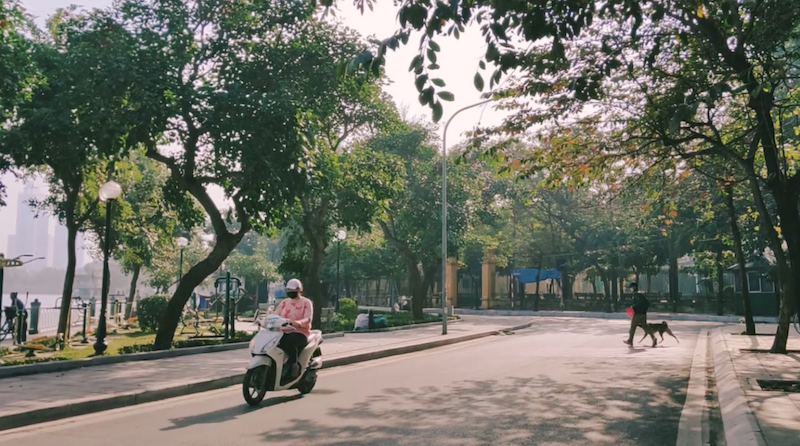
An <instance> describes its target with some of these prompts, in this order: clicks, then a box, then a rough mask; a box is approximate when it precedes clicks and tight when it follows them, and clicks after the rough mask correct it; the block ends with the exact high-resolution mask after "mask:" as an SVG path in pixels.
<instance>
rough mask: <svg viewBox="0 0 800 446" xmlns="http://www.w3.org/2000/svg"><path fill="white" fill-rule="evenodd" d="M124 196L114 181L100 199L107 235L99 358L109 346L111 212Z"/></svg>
mask: <svg viewBox="0 0 800 446" xmlns="http://www.w3.org/2000/svg"><path fill="white" fill-rule="evenodd" d="M120 195H122V187H120V185H119V184H117V183H116V182H114V181H108V182H107V183H105V184H103V186H102V187H101V188H100V192H99V194H98V198H100V201H104V202H105V203H106V234H105V240H104V246H103V287H102V290H101V295H100V320H99V322H98V324H97V333H96V334H95V337H96V341H95V343H94V353H95V355H97V356H100V355H102V354H103V353H105V351H106V349H107V348H108V345H107V344H106V305H107V304H108V288H109V285H110V283H109V281H110V277H109V275H110V274H109V272H108V257H109V255H110V251H111V210H112V208H113V203H114V200H116V199H117V198H119V196H120Z"/></svg>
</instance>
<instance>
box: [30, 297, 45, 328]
mask: <svg viewBox="0 0 800 446" xmlns="http://www.w3.org/2000/svg"><path fill="white" fill-rule="evenodd" d="M41 307H42V303H41V302H39V299H34V300H33V302H31V323H30V330H28V334H32V335H35V334H39V309H40V308H41Z"/></svg>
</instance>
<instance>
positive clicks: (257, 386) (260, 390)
mask: <svg viewBox="0 0 800 446" xmlns="http://www.w3.org/2000/svg"><path fill="white" fill-rule="evenodd" d="M242 394H243V395H244V400H245V401H247V404H249V405H251V406H257V405H258V404H259V403H261V401H262V400H263V399H264V396H265V395H266V394H267V366H265V365H262V366H260V367H256V368H254V369H250V370H248V371H247V373H245V374H244V380H243V381H242Z"/></svg>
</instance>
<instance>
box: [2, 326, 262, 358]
mask: <svg viewBox="0 0 800 446" xmlns="http://www.w3.org/2000/svg"><path fill="white" fill-rule="evenodd" d="M189 336H190V335H189V334H183V335H179V334H177V333H176V334H175V340H174V341H173V344H172V348H173V349H180V348H189V347H200V346H206V345H220V344H222V343H223V340H222V339H221V338H212V339H208V338H206V339H199V338H193V339H191V338H189ZM252 337H253V335H252V334H250V333H247V332H244V331H237V332H236V334H235V336H234V338H233V339H232V340H231V341H229V342H247V341H249V340H250V339H252ZM155 339H156V334H155V333H144V332H141V331H137V332H132V333H126V334H120V335H109V337H107V338H106V341H107V342H108V348H107V349H106V353H105V356H116V355H124V354H130V353H141V352H149V351H152V350H153V342H154V341H155ZM37 341H38V342H37V344H43V345H48V346H49V345H50V344H53V345H54V344H55V338H47V339H42V340H37ZM76 342H78V340H77V339H74V340H73V346H68V347H67V348H65V349H64V350H61V351H56V352H48V353H43V354H40V355H39V356H36V357H34V358H25V357H22V353H18V354H14V353H17V352H9V353H8V354H14V355H13V356H12V357H8V356H5V355H4V356H5V357H4V359H3V360H2V362H0V367H9V366H14V365H25V364H37V363H43V362H54V361H68V360H75V359H85V358H89V357H92V356H94V348H93V346H94V340H92V339H90V340H89V343H88V344H75V343H76ZM6 350H7V349H6Z"/></svg>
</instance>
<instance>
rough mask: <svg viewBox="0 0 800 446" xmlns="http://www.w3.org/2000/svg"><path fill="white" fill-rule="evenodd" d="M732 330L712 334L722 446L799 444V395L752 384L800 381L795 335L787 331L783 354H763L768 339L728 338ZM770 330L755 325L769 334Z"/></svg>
mask: <svg viewBox="0 0 800 446" xmlns="http://www.w3.org/2000/svg"><path fill="white" fill-rule="evenodd" d="M733 328H736V327H723V328H720V329H717V330H715V333H714V337H713V338H712V351H713V355H714V370H715V374H716V377H717V388H718V393H719V398H720V410H721V412H722V421H723V424H724V426H725V437H726V440H727V444H728V446H738V445H742V446H745V445H747V446H756V445H758V446H797V445H798V444H800V393H787V392H782V391H767V390H762V387H761V385H760V383H759V382H758V380H763V379H767V380H783V381H795V382H797V381H800V335H798V334H797V332H796V331H794V329H792V328H790V333H789V343H788V349H789V350H790V353H789V354H788V355H774V354H769V353H761V352H758V353H753V352H747V351H741V349H754V350H764V351H769V348H770V347H771V346H772V336H741V335H734V334H733V332H734V331H735V330H734V329H733ZM774 332H775V326H774V325H773V326H765V327H761V326H759V327H758V333H774Z"/></svg>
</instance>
